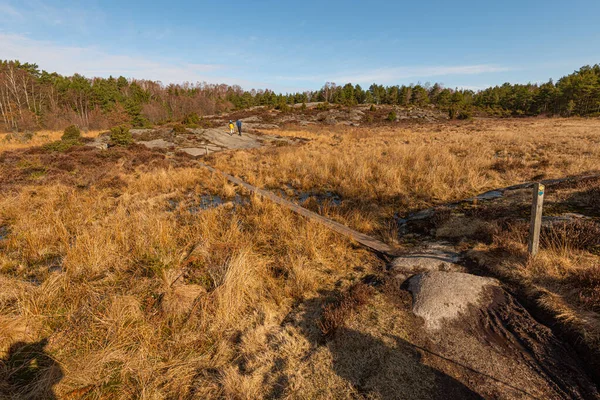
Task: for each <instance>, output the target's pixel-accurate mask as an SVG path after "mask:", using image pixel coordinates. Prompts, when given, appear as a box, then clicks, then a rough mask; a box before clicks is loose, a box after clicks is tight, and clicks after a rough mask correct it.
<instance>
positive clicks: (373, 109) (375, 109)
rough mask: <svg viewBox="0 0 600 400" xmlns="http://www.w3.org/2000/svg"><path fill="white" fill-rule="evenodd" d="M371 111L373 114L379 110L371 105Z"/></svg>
mask: <svg viewBox="0 0 600 400" xmlns="http://www.w3.org/2000/svg"><path fill="white" fill-rule="evenodd" d="M369 111H371V112H374V111H377V108H376V107H375V104H371V107H370V108H369Z"/></svg>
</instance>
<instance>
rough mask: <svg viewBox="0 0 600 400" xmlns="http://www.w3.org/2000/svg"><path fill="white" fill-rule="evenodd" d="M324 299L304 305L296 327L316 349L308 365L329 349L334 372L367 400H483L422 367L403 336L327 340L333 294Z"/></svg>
mask: <svg viewBox="0 0 600 400" xmlns="http://www.w3.org/2000/svg"><path fill="white" fill-rule="evenodd" d="M322 295H323V297H322V298H317V299H312V300H308V301H307V302H305V306H306V308H305V312H303V314H302V316H301V317H300V319H299V320H296V321H295V322H294V323H295V324H298V325H299V328H300V331H301V332H302V333H303V334H304V336H305V337H306V338H307V339H308V340H309V341H310V343H311V345H312V348H313V351H311V352H310V353H309V354H307V355H306V356H305V361H308V359H309V358H310V357H311V355H312V353H313V352H314V351H315V350H316V349H317V348H319V347H320V346H326V347H327V348H328V350H329V351H330V353H331V355H332V362H333V365H332V368H333V370H334V371H335V373H336V374H337V375H338V376H339V377H340V378H342V379H344V380H345V381H347V382H349V383H350V384H351V385H352V386H353V387H354V388H355V390H356V391H357V392H359V393H360V395H361V396H365V397H367V398H371V397H374V398H380V399H384V400H385V399H399V398H401V399H481V398H482V397H481V396H480V395H479V394H477V393H475V392H473V391H472V390H470V389H469V388H468V387H467V386H465V385H464V384H462V383H461V382H459V381H458V380H456V379H454V378H452V377H451V376H449V375H446V374H444V373H443V372H440V371H438V370H437V369H434V368H431V367H429V366H427V365H425V364H423V363H422V362H421V354H420V353H419V351H418V350H417V349H416V348H415V347H414V346H413V345H412V344H410V343H409V342H407V341H405V340H403V339H401V338H399V337H395V336H394V337H392V338H391V340H382V339H380V338H377V337H374V336H372V335H370V334H368V333H364V332H360V331H357V330H354V329H349V328H347V327H344V326H342V327H340V328H338V329H336V331H335V333H334V334H333V335H332V336H331V337H330V338H329V339H328V340H327V339H326V338H325V337H324V336H323V334H322V333H321V331H320V330H319V328H318V326H317V322H318V320H319V318H320V315H321V309H322V305H323V304H324V302H323V300H324V298H325V299H327V298H330V297H332V294H331V293H329V292H328V293H322ZM309 362H310V361H309ZM282 392H283V390H280V391H279V393H282Z"/></svg>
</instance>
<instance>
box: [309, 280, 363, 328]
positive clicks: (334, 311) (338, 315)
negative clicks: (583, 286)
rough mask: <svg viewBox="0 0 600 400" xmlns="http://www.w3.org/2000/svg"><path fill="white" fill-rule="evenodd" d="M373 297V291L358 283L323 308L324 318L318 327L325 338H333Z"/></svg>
mask: <svg viewBox="0 0 600 400" xmlns="http://www.w3.org/2000/svg"><path fill="white" fill-rule="evenodd" d="M372 295H373V289H372V288H371V287H370V286H368V285H366V284H364V283H357V284H356V285H354V286H352V287H351V288H350V289H349V290H348V291H347V292H346V293H344V294H343V295H342V296H340V297H339V298H338V299H337V300H336V301H334V302H333V303H330V304H327V305H325V306H323V317H322V319H321V321H319V323H318V326H319V329H320V330H321V333H322V334H323V335H324V336H325V337H331V336H333V335H334V334H335V332H336V331H337V330H338V329H339V328H342V327H343V326H344V325H345V324H346V321H347V320H348V318H350V316H351V314H352V313H353V312H354V311H357V310H358V308H360V307H362V306H364V305H365V304H367V303H368V301H369V299H370V298H371V296H372Z"/></svg>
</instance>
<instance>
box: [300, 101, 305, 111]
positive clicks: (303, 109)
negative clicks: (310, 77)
mask: <svg viewBox="0 0 600 400" xmlns="http://www.w3.org/2000/svg"><path fill="white" fill-rule="evenodd" d="M300 109H301V110H302V111H306V103H305V102H302V105H301V106H300Z"/></svg>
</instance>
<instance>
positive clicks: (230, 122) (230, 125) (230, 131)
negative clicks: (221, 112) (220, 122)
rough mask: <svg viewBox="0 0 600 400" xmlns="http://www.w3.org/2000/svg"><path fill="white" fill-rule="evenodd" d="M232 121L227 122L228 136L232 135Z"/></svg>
mask: <svg viewBox="0 0 600 400" xmlns="http://www.w3.org/2000/svg"><path fill="white" fill-rule="evenodd" d="M233 128H234V127H233V121H232V120H229V135H233Z"/></svg>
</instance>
